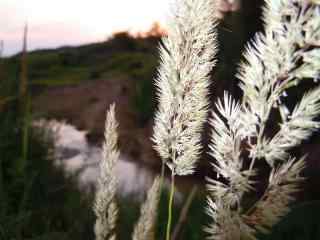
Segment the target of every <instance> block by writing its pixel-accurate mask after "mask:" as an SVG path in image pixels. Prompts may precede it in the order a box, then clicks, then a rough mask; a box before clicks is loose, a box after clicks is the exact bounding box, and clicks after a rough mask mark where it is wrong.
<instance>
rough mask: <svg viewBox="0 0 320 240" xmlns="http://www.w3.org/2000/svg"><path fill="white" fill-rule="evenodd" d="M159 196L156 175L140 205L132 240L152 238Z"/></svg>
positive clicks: (158, 181)
mask: <svg viewBox="0 0 320 240" xmlns="http://www.w3.org/2000/svg"><path fill="white" fill-rule="evenodd" d="M159 196H160V177H156V178H155V180H154V182H153V185H152V187H151V188H150V190H149V191H148V194H147V199H146V201H145V202H144V203H143V205H142V206H141V211H140V217H139V220H138V222H137V224H136V226H135V228H134V232H133V235H132V239H133V240H154V239H155V236H154V234H155V223H156V220H157V213H158V203H159Z"/></svg>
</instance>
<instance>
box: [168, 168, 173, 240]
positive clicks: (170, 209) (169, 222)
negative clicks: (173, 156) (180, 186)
mask: <svg viewBox="0 0 320 240" xmlns="http://www.w3.org/2000/svg"><path fill="white" fill-rule="evenodd" d="M173 196H174V172H173V171H172V172H171V190H170V198H169V206H168V222H167V233H166V240H170V232H171V222H172V207H173Z"/></svg>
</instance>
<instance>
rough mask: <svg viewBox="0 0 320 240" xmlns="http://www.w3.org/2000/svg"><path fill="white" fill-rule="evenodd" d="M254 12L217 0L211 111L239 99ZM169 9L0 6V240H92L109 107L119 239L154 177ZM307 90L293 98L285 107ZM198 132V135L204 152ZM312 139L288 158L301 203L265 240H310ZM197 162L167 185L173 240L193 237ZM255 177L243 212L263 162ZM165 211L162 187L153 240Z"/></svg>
mask: <svg viewBox="0 0 320 240" xmlns="http://www.w3.org/2000/svg"><path fill="white" fill-rule="evenodd" d="M262 5H263V1H262V0H219V11H218V17H219V19H220V24H219V26H218V41H219V53H218V57H217V58H218V62H217V66H216V67H215V69H213V71H212V84H211V86H210V88H211V89H210V99H211V104H212V107H214V101H215V100H216V99H217V98H218V97H221V96H222V95H223V92H224V91H229V92H231V93H232V94H233V95H234V96H236V98H238V99H240V98H241V91H240V90H239V88H238V79H237V78H236V77H235V75H236V73H237V68H238V66H239V63H240V62H241V60H242V56H241V54H242V52H243V50H244V49H245V46H246V44H247V42H248V41H250V39H253V37H254V34H255V33H256V32H257V31H262V30H263V24H262V21H261V15H262ZM171 6H172V1H170V0H161V1H159V0H139V1H129V0H117V1H113V0H104V1H101V0H91V1H79V0H78V1H76V0H69V1H62V0H56V1H47V0H42V1H40V0H28V1H19V0H1V2H0V41H1V44H0V51H1V59H0V239H5V240H6V239H18V240H20V239H73V238H75V239H94V236H93V224H94V217H93V213H92V207H91V206H92V199H93V194H94V190H95V189H94V186H95V182H96V179H97V176H98V175H97V174H98V162H99V160H100V159H101V157H100V156H101V152H100V147H101V143H102V141H103V130H104V121H105V112H106V110H107V108H108V106H109V105H110V104H111V103H113V102H115V103H116V116H117V119H118V121H119V123H120V127H119V148H120V150H121V159H120V161H119V163H118V165H117V177H118V179H119V185H118V201H119V205H120V220H119V223H118V234H119V239H121V240H122V239H123V240H126V239H130V235H131V232H132V229H133V226H134V222H135V221H136V219H137V218H138V215H139V206H140V204H141V201H143V200H144V199H145V194H146V191H147V190H148V188H149V187H150V186H151V183H152V181H153V178H154V176H155V175H156V174H158V173H159V171H160V168H161V160H160V159H159V156H158V155H157V153H156V152H155V151H154V150H153V148H152V142H151V140H150V138H151V136H152V126H153V116H154V111H155V109H156V106H157V101H156V97H155V87H154V78H155V77H156V74H157V67H158V66H159V55H158V49H157V46H158V45H159V41H160V39H161V37H162V36H165V35H166V27H165V21H166V16H167V13H168V12H169V10H170V7H171ZM312 84H313V83H310V84H306V85H305V86H303V88H300V89H294V90H293V92H292V93H291V96H292V97H289V98H288V101H289V103H288V104H289V105H290V103H291V104H292V102H294V101H296V99H297V97H299V96H300V95H301V93H302V90H306V89H308V88H309V87H311V85H312ZM309 85H310V86H309ZM276 120H277V119H276V116H275V117H273V118H272V119H271V122H273V121H276ZM272 130H273V129H272V128H270V129H269V130H268V131H269V132H270V134H271V133H272ZM209 131H210V129H209V128H208V126H206V128H205V131H204V134H203V143H204V144H205V145H206V144H207V143H208V141H209ZM319 140H320V135H319V133H316V134H315V135H314V137H312V138H311V139H310V140H308V141H307V142H304V143H303V144H302V146H300V147H299V148H296V149H294V150H293V152H294V153H295V154H298V155H301V154H303V153H308V154H309V155H308V157H307V169H306V171H305V173H304V174H305V175H306V177H307V180H306V182H305V184H304V185H303V191H302V193H301V194H299V195H298V196H297V199H298V201H297V203H296V204H297V205H298V206H299V205H301V204H304V205H301V206H300V208H298V209H297V210H296V211H294V212H293V214H292V215H290V216H288V217H287V218H286V219H285V221H284V223H282V224H283V226H282V225H281V224H280V225H281V226H280V227H279V229H280V230H277V229H276V230H275V231H274V232H275V235H274V236H272V239H296V238H295V237H300V238H299V239H308V238H306V237H305V236H310V239H316V238H314V236H319V235H320V230H319V228H318V225H315V223H314V222H315V221H316V220H315V218H314V217H312V216H314V215H315V216H319V215H317V214H315V213H317V212H318V213H319V211H320V210H319V209H320V208H319V204H318V202H317V200H319V199H320V189H319V183H320V177H319V175H320V161H319V159H318V158H319V155H320V151H319ZM206 152H207V149H205V151H204V153H203V156H202V158H201V159H200V161H199V164H198V168H197V171H196V173H195V175H193V176H191V177H181V178H178V179H177V187H178V190H177V193H176V201H175V202H176V206H175V207H176V208H175V212H174V221H175V222H177V221H178V218H179V216H180V213H181V209H184V210H187V211H186V212H187V215H186V217H185V218H184V219H183V224H182V225H183V227H182V228H181V229H180V228H179V227H176V228H175V227H174V231H175V232H176V233H175V236H174V238H173V239H187V240H188V239H204V238H205V233H204V232H203V231H202V229H203V226H204V225H205V224H207V223H208V217H207V216H206V214H205V209H204V208H205V201H206V200H205V177H206V176H211V177H214V176H215V173H214V172H213V170H212V168H211V167H210V162H211V161H214V159H211V158H210V157H209V156H208V154H206ZM259 169H260V176H261V179H260V180H261V182H262V184H261V186H259V187H258V191H257V192H256V193H254V194H252V196H248V199H247V201H248V202H251V201H254V200H255V199H256V198H257V197H258V196H259V194H261V192H263V189H264V184H263V183H264V182H265V181H266V180H267V179H266V176H267V175H268V173H269V171H270V169H268V167H267V166H265V165H263V164H262V165H261V166H259ZM187 199H189V200H190V201H188V200H187ZM166 202H167V194H166V189H165V190H164V194H163V195H162V199H161V203H160V206H159V219H158V227H157V239H163V236H164V229H165V223H166V217H167V216H166V210H165V209H166ZM186 202H191V205H190V207H189V208H188V206H186V205H188V204H186ZM301 209H302V210H301ZM302 216H303V218H302ZM302 219H304V221H302ZM318 222H319V221H318ZM176 226H177V225H176ZM178 226H179V224H178ZM292 226H298V229H300V230H301V231H300V232H299V230H297V231H298V233H295V234H294V235H290V234H289V233H287V232H288V231H287V230H281V229H290V227H292ZM296 229H297V228H296ZM286 231H287V232H286ZM277 232H281V234H280V233H277ZM283 232H285V233H283ZM289 232H290V231H289ZM301 232H302V233H301ZM291 233H292V232H291ZM277 234H278V235H277ZM286 234H287V235H286ZM301 234H307V235H301ZM308 234H309V235H308ZM317 234H319V235H317ZM301 236H304V237H302V238H301ZM263 237H264V238H265V239H271V237H269V238H268V237H267V236H263ZM263 237H262V238H263ZM297 239H298V238H297Z"/></svg>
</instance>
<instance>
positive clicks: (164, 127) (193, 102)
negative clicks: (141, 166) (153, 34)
mask: <svg viewBox="0 0 320 240" xmlns="http://www.w3.org/2000/svg"><path fill="white" fill-rule="evenodd" d="M214 2H215V1H214V0H198V1H194V0H177V1H176V4H175V6H174V9H173V11H172V14H171V16H170V17H169V21H168V24H167V33H168V36H167V37H164V38H163V39H162V45H161V46H160V56H161V65H160V68H159V70H158V72H159V73H158V77H157V79H156V86H157V88H158V99H159V106H158V111H157V113H156V117H155V126H154V135H153V141H154V143H155V149H156V150H157V151H158V152H159V154H160V156H161V158H162V161H163V162H164V163H166V164H167V165H168V167H169V168H170V169H171V170H172V172H173V174H174V175H188V174H192V173H193V171H194V168H195V164H196V161H197V159H198V157H199V154H200V151H201V145H200V140H201V130H202V128H203V124H204V122H205V121H206V117H207V111H208V86H209V84H210V83H209V78H210V77H209V73H210V71H211V70H212V68H213V66H214V60H213V59H214V57H215V54H216V32H215V24H216V21H215V11H216V5H215V3H214Z"/></svg>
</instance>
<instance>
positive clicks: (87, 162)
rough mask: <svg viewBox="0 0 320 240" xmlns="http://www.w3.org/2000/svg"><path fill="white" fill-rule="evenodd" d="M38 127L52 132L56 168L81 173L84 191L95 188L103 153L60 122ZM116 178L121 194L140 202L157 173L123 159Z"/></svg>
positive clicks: (83, 135) (79, 132)
mask: <svg viewBox="0 0 320 240" xmlns="http://www.w3.org/2000/svg"><path fill="white" fill-rule="evenodd" d="M36 125H38V126H45V127H46V128H48V129H49V130H51V131H52V132H53V134H54V142H55V158H56V161H57V164H59V165H62V166H63V167H64V168H65V169H66V170H67V171H68V172H70V173H75V172H79V183H80V185H81V186H82V187H86V186H90V185H92V184H94V183H95V181H96V180H97V177H98V174H99V169H98V167H99V161H100V160H101V149H100V148H99V147H97V146H92V145H90V144H88V142H87V140H86V137H85V135H86V131H79V130H77V129H76V128H75V127H74V126H72V125H69V124H66V123H63V122H57V121H49V122H48V121H39V122H37V123H36ZM116 174H117V178H118V182H119V183H118V192H119V194H121V195H124V196H128V195H132V196H136V197H137V198H139V199H141V198H143V197H144V194H145V192H146V191H147V190H148V189H149V188H150V187H151V184H152V182H153V179H154V173H152V172H151V171H149V170H148V169H145V168H141V166H138V165H137V164H135V163H134V162H133V161H129V160H128V159H126V157H125V156H120V159H119V161H118V162H117V166H116ZM166 185H168V183H166ZM178 195H179V194H178ZM178 198H180V197H179V196H178Z"/></svg>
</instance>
